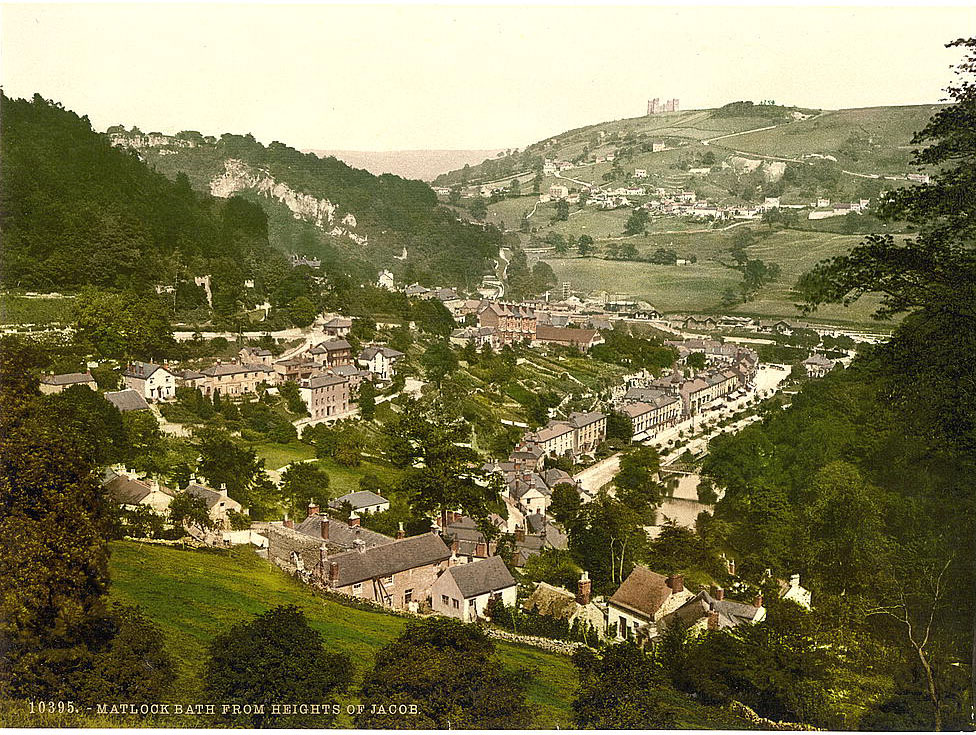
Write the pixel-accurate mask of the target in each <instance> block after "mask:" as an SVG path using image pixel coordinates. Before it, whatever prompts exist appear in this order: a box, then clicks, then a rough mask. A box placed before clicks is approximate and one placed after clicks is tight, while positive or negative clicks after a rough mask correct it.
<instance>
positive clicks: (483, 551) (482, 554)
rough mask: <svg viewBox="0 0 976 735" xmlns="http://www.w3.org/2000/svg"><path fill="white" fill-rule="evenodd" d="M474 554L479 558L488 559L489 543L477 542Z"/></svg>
mask: <svg viewBox="0 0 976 735" xmlns="http://www.w3.org/2000/svg"><path fill="white" fill-rule="evenodd" d="M474 555H475V556H476V557H478V558H479V559H486V558H487V557H488V544H486V543H485V542H484V541H479V542H478V543H477V544H475V547H474Z"/></svg>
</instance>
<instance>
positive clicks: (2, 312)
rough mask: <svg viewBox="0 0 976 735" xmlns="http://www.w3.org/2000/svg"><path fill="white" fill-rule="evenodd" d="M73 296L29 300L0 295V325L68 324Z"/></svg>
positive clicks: (72, 307)
mask: <svg viewBox="0 0 976 735" xmlns="http://www.w3.org/2000/svg"><path fill="white" fill-rule="evenodd" d="M74 305H75V297H74V296H63V297H61V298H43V299H41V298H31V297H27V296H18V295H15V294H0V324H68V323H69V322H70V321H71V318H72V317H71V315H72V310H73V309H74Z"/></svg>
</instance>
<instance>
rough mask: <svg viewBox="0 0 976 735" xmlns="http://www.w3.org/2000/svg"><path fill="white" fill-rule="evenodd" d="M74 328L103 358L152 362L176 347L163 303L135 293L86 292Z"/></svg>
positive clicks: (84, 342)
mask: <svg viewBox="0 0 976 735" xmlns="http://www.w3.org/2000/svg"><path fill="white" fill-rule="evenodd" d="M73 327H74V330H75V335H76V339H77V340H78V341H79V342H81V343H83V344H88V345H90V346H91V348H92V349H93V350H94V351H95V352H96V353H98V354H99V355H101V356H102V357H108V358H116V359H140V360H151V359H154V358H161V357H162V356H163V355H165V354H167V352H169V351H171V350H172V348H173V345H174V342H173V329H172V327H171V326H170V323H169V319H168V317H167V315H166V310H165V308H164V307H163V305H162V304H161V303H160V301H159V300H158V299H156V298H154V297H152V296H146V295H141V294H137V293H134V292H125V293H111V292H107V291H99V290H98V289H95V288H90V287H89V288H85V289H83V290H82V292H81V293H80V294H79V295H78V299H77V301H76V305H75V313H74V324H73Z"/></svg>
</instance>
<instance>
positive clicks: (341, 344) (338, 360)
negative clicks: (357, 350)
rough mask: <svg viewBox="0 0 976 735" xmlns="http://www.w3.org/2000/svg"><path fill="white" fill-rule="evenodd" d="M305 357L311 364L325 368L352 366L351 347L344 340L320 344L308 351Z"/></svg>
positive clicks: (333, 340)
mask: <svg viewBox="0 0 976 735" xmlns="http://www.w3.org/2000/svg"><path fill="white" fill-rule="evenodd" d="M305 355H306V356H307V357H308V359H310V360H311V361H312V362H314V363H316V364H318V365H322V366H323V367H327V368H332V367H338V366H339V365H352V345H351V344H349V343H348V342H347V341H346V340H344V339H332V340H328V341H326V342H320V343H319V344H317V345H315V346H314V347H312V348H311V349H309V350H308V351H307V352H306V353H305Z"/></svg>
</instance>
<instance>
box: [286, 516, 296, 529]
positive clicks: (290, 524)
mask: <svg viewBox="0 0 976 735" xmlns="http://www.w3.org/2000/svg"><path fill="white" fill-rule="evenodd" d="M294 527H295V521H293V520H292V519H291V518H286V519H285V528H294Z"/></svg>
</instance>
